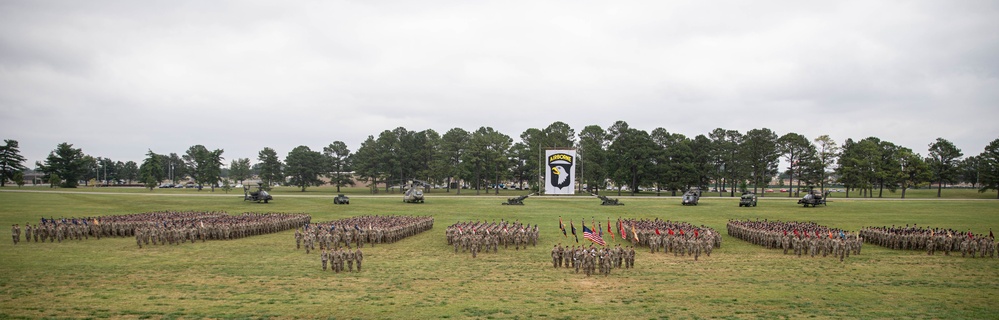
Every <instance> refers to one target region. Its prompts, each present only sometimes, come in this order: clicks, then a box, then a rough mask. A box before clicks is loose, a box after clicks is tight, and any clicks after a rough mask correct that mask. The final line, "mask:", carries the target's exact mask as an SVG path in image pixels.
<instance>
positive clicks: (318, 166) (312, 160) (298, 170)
mask: <svg viewBox="0 0 999 320" xmlns="http://www.w3.org/2000/svg"><path fill="white" fill-rule="evenodd" d="M284 163H285V167H284V173H285V175H288V176H289V177H290V179H289V180H288V182H289V183H290V184H291V185H293V186H296V187H299V188H302V192H305V188H307V187H310V186H321V185H322V184H323V181H322V180H320V179H319V175H320V174H323V172H324V171H325V170H324V169H325V167H326V164H325V161H324V159H323V155H322V154H321V153H319V152H318V151H312V149H309V147H307V146H298V147H295V149H292V150H291V152H288V156H287V157H285V159H284Z"/></svg>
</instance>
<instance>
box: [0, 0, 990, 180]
mask: <svg viewBox="0 0 999 320" xmlns="http://www.w3.org/2000/svg"><path fill="white" fill-rule="evenodd" d="M997 119H999V2H997V1H647V2H646V1H641V2H629V1H594V2H590V1H565V2H548V1H494V2H489V1H453V2H451V1H447V2H441V1H354V2H339V1H309V2H305V1H274V2H254V1H233V2H226V1H189V2H187V1H9V0H5V1H0V124H2V125H0V138H2V139H14V140H18V141H19V142H20V146H21V153H22V155H24V156H25V157H27V158H28V163H26V165H27V166H28V167H34V162H35V161H36V160H43V159H44V158H45V157H46V156H47V155H48V153H49V152H50V151H51V150H53V149H54V148H55V146H56V145H57V144H59V143H61V142H68V143H71V144H73V145H74V146H75V147H77V148H82V149H83V152H84V153H86V154H89V155H92V156H95V157H97V156H101V157H109V158H111V159H113V160H121V161H128V160H134V161H136V162H141V160H142V159H143V158H144V155H145V153H146V151H147V150H149V149H151V150H153V151H154V152H157V153H171V152H175V153H178V154H183V153H184V152H185V151H186V150H187V148H188V147H190V146H192V145H196V144H202V145H204V146H206V147H208V148H209V149H224V150H225V153H224V154H223V156H224V157H225V158H226V163H228V162H229V161H230V160H233V159H236V158H250V159H251V160H252V161H253V162H254V163H255V162H256V157H257V152H259V151H260V150H261V149H263V148H264V147H271V148H273V149H275V150H276V151H277V152H278V154H279V155H280V156H281V158H282V159H283V158H284V157H285V155H287V153H288V152H289V151H291V149H292V148H294V147H296V146H299V145H306V146H309V147H310V148H312V149H313V150H322V147H323V146H326V145H328V144H330V143H331V142H333V141H336V140H340V141H344V142H345V143H346V144H347V146H348V147H349V148H350V149H351V151H356V150H357V148H358V147H359V146H360V144H361V142H362V141H363V140H364V139H365V138H366V137H367V136H368V135H375V136H377V135H378V133H379V132H381V131H383V130H390V129H394V128H396V127H399V126H402V127H405V128H406V129H408V130H412V131H420V130H425V129H433V130H436V131H437V132H439V133H441V134H443V133H444V132H446V131H447V130H449V129H450V128H454V127H461V128H463V129H466V130H469V131H473V130H475V129H477V128H479V127H483V126H486V127H493V128H494V129H496V130H498V131H500V132H502V133H504V134H507V135H509V136H511V137H512V138H513V139H514V141H520V138H519V137H520V134H521V133H522V132H524V131H525V130H526V129H528V128H544V127H546V126H548V125H549V124H551V123H552V122H555V121H563V122H565V123H568V124H569V125H570V126H571V127H573V129H575V130H576V132H577V133H578V132H580V131H581V130H582V129H583V127H585V126H587V125H599V126H601V127H604V128H607V127H608V126H610V125H611V124H613V123H614V121H616V120H624V121H626V122H628V123H629V124H630V125H631V127H634V128H638V129H643V130H647V131H651V130H652V129H655V128H657V127H663V128H666V129H667V130H669V131H670V132H678V133H682V134H685V135H687V136H689V137H693V136H696V135H698V134H707V133H708V132H710V131H711V130H713V129H715V128H719V127H720V128H725V129H735V130H739V131H740V132H743V133H745V132H746V131H748V130H751V129H754V128H764V127H765V128H770V129H771V130H773V131H775V132H776V133H777V134H779V135H782V134H785V133H788V132H797V133H800V134H803V135H805V136H806V137H808V138H809V139H813V138H815V137H817V136H819V135H823V134H828V135H830V136H831V137H832V138H833V139H835V140H836V141H837V142H839V143H840V144H842V142H843V141H844V140H846V139H847V138H853V139H855V140H859V139H862V138H865V137H869V136H876V137H879V138H881V139H882V140H888V141H891V142H894V143H896V144H899V145H902V146H904V147H908V148H911V149H913V150H914V151H916V152H918V153H920V154H922V155H924V156H925V155H926V153H927V145H928V144H930V143H931V142H933V141H934V140H935V139H936V138H937V137H943V138H945V139H948V140H950V141H952V142H954V143H955V144H956V145H957V146H958V147H959V148H961V149H962V150H963V151H964V154H965V155H966V156H970V155H977V154H979V153H980V152H981V151H982V150H983V148H984V147H985V145H986V144H988V142H990V141H992V140H994V139H996V138H999V124H997Z"/></svg>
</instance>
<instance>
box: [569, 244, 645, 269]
mask: <svg viewBox="0 0 999 320" xmlns="http://www.w3.org/2000/svg"><path fill="white" fill-rule="evenodd" d="M551 257H552V267H553V268H555V269H559V268H566V269H569V270H572V271H573V272H575V273H579V272H580V270H582V271H583V274H585V275H586V276H587V277H589V276H590V275H592V274H594V273H597V272H599V274H602V275H604V276H605V277H606V276H608V275H610V273H611V270H612V269H614V268H618V269H620V268H622V267H624V268H625V269H630V268H634V267H635V247H632V246H628V247H627V248H625V247H621V245H620V244H618V245H616V246H614V247H613V248H611V247H608V246H604V247H603V248H597V247H594V246H593V245H592V244H591V245H590V246H589V247H585V246H572V247H570V246H568V245H566V246H565V247H563V246H562V244H561V243H559V244H556V245H555V246H554V247H553V248H552V252H551ZM598 269H599V270H598Z"/></svg>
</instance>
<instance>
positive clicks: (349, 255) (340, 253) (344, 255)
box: [319, 245, 364, 273]
mask: <svg viewBox="0 0 999 320" xmlns="http://www.w3.org/2000/svg"><path fill="white" fill-rule="evenodd" d="M319 256H320V258H319V259H320V260H322V262H323V271H326V264H327V263H329V265H330V270H332V271H333V272H336V273H340V272H354V263H355V262H356V263H357V272H361V262H363V261H364V253H363V252H361V248H357V250H351V249H350V246H349V245H348V246H347V247H346V248H336V249H323V252H322V253H320V254H319ZM344 264H346V268H344Z"/></svg>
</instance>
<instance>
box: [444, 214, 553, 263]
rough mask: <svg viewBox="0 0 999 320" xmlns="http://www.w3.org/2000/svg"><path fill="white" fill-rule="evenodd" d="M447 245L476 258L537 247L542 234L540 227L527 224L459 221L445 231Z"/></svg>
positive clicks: (502, 221)
mask: <svg viewBox="0 0 999 320" xmlns="http://www.w3.org/2000/svg"><path fill="white" fill-rule="evenodd" d="M444 236H445V238H446V239H447V244H448V245H449V246H453V247H454V253H458V250H461V252H463V253H465V252H467V253H469V254H471V255H472V258H475V257H478V255H479V252H483V251H484V252H489V251H490V250H491V251H492V252H494V253H495V252H497V251H499V247H500V246H503V249H509V248H510V246H511V245H513V249H514V250H520V249H521V248H524V249H527V245H531V246H537V245H538V237H539V236H540V231H539V229H538V225H537V224H535V225H534V226H533V227H532V226H531V225H524V224H522V223H520V221H514V222H510V221H506V220H500V222H496V221H493V222H491V223H485V222H478V221H476V222H472V221H468V222H458V223H455V224H453V225H450V226H448V227H447V229H445V230H444Z"/></svg>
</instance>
